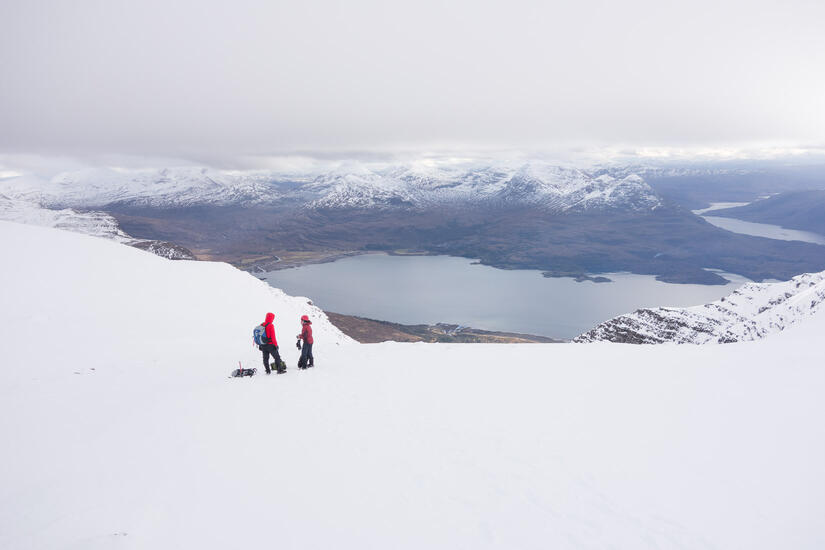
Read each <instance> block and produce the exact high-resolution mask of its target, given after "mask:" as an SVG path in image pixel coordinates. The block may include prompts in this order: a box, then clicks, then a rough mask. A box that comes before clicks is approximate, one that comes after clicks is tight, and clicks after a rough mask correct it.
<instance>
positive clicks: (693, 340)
mask: <svg viewBox="0 0 825 550" xmlns="http://www.w3.org/2000/svg"><path fill="white" fill-rule="evenodd" d="M823 304H825V271H823V272H821V273H804V274H802V275H798V276H796V277H794V278H792V279H791V280H790V281H783V282H776V283H747V284H745V285H743V286H741V287H740V288H738V289H736V290H735V291H734V292H733V293H731V294H730V296H726V297H724V298H722V299H721V300H717V301H715V302H711V303H709V304H704V305H701V306H695V307H686V308H676V307H658V308H653V309H648V308H645V309H639V310H636V311H634V312H633V313H628V314H625V315H619V316H618V317H614V318H613V319H610V320H608V321H605V322H604V323H601V324H599V325H598V326H596V327H595V328H593V329H592V330H590V331H588V332H586V333H584V334H581V335H579V336H577V337H576V338H575V341H576V342H597V341H607V342H619V343H629V344H661V343H663V342H676V343H679V344H685V343H690V344H706V343H711V342H715V343H730V342H742V341H747V340H757V339H759V338H764V337H765V336H767V335H769V334H773V333H775V332H779V331H781V330H784V329H785V328H787V327H789V326H791V325H793V324H795V323H799V322H802V321H804V320H805V319H807V318H808V317H810V316H812V315H815V314H817V313H818V312H819V311H820V310H822V309H825V306H823Z"/></svg>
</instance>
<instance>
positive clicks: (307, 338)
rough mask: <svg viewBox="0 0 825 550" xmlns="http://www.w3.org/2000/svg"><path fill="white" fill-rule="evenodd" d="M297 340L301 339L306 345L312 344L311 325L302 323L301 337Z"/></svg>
mask: <svg viewBox="0 0 825 550" xmlns="http://www.w3.org/2000/svg"><path fill="white" fill-rule="evenodd" d="M298 338H301V339H302V340H303V341H304V342H306V343H307V344H312V343H314V340H313V339H312V323H304V326H303V328H302V329H301V335H300V336H299V337H298Z"/></svg>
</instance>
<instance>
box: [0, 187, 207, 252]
mask: <svg viewBox="0 0 825 550" xmlns="http://www.w3.org/2000/svg"><path fill="white" fill-rule="evenodd" d="M0 220H5V221H10V222H16V223H24V224H29V225H39V226H42V227H53V228H55V229H63V230H66V231H73V232H75V233H82V234H84V235H89V236H92V237H99V238H103V239H110V240H113V241H115V242H118V243H122V244H126V245H129V246H134V247H136V248H140V249H142V250H147V251H149V252H151V253H152V254H155V255H157V256H161V257H163V258H168V259H170V260H194V259H195V256H194V255H193V254H192V252H190V251H189V250H187V249H186V248H184V247H182V246H179V245H176V244H173V243H169V242H166V241H153V240H147V239H136V238H134V237H132V236H130V235H128V234H126V233H125V232H124V231H123V230H122V229H121V228H120V225H119V224H118V222H117V220H116V219H114V218H113V217H112V216H110V215H109V214H107V213H105V212H94V211H92V212H77V211H76V210H73V209H71V208H60V209H50V208H44V207H42V206H40V205H39V204H37V203H35V202H31V201H29V200H22V199H11V198H8V197H5V196H3V195H0Z"/></svg>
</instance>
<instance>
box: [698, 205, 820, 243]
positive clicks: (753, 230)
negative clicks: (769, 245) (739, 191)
mask: <svg viewBox="0 0 825 550" xmlns="http://www.w3.org/2000/svg"><path fill="white" fill-rule="evenodd" d="M747 204H750V203H747V202H716V203H713V204H711V205H710V207H709V208H703V209H701V210H694V211H693V213H694V214H698V215H700V216H702V217H703V218H705V220H706V221H707V222H708V223H712V224H713V225H715V226H716V227H721V228H722V229H725V230H727V231H731V232H733V233H742V234H744V235H753V236H754V237H765V238H768V239H778V240H781V241H804V242H806V243H814V244H822V245H825V236H823V235H819V234H817V233H811V232H809V231H798V230H796V229H786V228H784V227H782V226H779V225H772V224H769V223H755V222H746V221H744V220H737V219H735V218H722V217H719V216H706V215H705V214H706V213H707V212H712V211H714V210H720V209H722V208H733V207H735V206H745V205H747Z"/></svg>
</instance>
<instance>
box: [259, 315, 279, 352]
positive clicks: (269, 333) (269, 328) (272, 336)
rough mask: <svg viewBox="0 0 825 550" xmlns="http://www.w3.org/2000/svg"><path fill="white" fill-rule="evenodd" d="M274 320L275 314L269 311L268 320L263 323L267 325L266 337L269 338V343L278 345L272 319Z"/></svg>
mask: <svg viewBox="0 0 825 550" xmlns="http://www.w3.org/2000/svg"><path fill="white" fill-rule="evenodd" d="M274 320H275V314H274V313H267V314H266V321H264V322H263V325H264V326H265V327H266V337H267V338H269V343H270V344H272V345H273V346H277V345H278V340H276V339H275V325H273V324H272V321H274Z"/></svg>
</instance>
